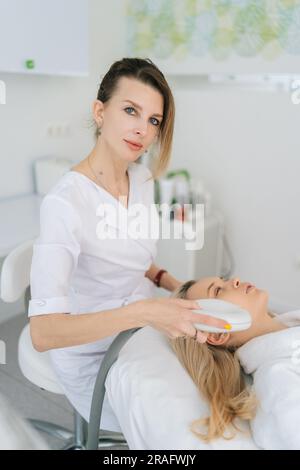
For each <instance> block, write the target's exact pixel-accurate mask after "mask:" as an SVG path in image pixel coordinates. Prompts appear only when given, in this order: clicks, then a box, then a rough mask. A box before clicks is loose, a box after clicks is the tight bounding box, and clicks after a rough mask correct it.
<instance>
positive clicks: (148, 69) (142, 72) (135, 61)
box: [95, 57, 175, 179]
mask: <svg viewBox="0 0 300 470" xmlns="http://www.w3.org/2000/svg"><path fill="white" fill-rule="evenodd" d="M121 77H129V78H135V79H137V80H139V81H141V82H142V83H145V84H146V85H150V86H151V87H152V88H154V89H155V90H157V91H158V92H159V93H160V94H161V96H162V97H163V101H164V109H163V119H162V122H161V125H160V126H159V134H158V139H157V143H156V145H155V147H156V148H155V152H153V154H154V153H156V155H155V158H154V159H153V161H152V163H151V172H152V175H153V178H154V179H155V178H159V177H160V176H161V175H162V174H163V173H164V171H165V170H166V169H167V167H168V164H169V161H170V158H171V150H172V142H173V133H174V121H175V103H174V98H173V94H172V91H171V89H170V87H169V85H168V82H167V80H166V79H165V76H164V75H163V73H162V72H161V71H160V70H159V68H158V67H157V66H156V65H155V64H154V63H153V62H152V61H151V60H150V59H140V58H133V57H125V58H123V59H122V60H118V61H116V62H114V63H113V64H112V65H111V66H110V68H109V70H108V72H107V73H106V74H105V75H104V77H103V79H102V81H101V83H100V86H99V90H98V93H97V99H98V100H100V101H102V102H103V103H105V102H106V101H108V100H109V99H110V98H111V97H112V96H113V94H114V92H115V91H116V89H117V87H118V83H119V80H120V78H121ZM99 135H101V132H100V131H99V130H98V129H96V131H95V138H96V139H97V138H98V137H99ZM151 156H152V155H151Z"/></svg>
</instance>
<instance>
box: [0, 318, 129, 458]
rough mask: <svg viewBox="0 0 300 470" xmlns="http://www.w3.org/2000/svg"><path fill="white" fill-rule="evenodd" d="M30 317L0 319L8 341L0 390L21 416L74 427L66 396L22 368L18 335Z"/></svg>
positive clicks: (1, 334)
mask: <svg viewBox="0 0 300 470" xmlns="http://www.w3.org/2000/svg"><path fill="white" fill-rule="evenodd" d="M27 321H28V320H27V318H26V316H25V315H24V314H22V315H18V316H16V317H14V318H12V319H10V320H9V321H6V322H5V323H0V339H1V340H2V341H4V342H5V343H6V364H5V365H2V364H1V365H0V393H1V394H2V395H4V396H5V397H7V398H8V400H9V402H10V404H11V405H12V406H13V407H14V408H15V410H16V411H18V412H19V413H20V414H21V416H23V417H25V418H28V417H30V418H35V419H41V420H46V421H51V422H53V423H55V424H59V425H60V426H63V427H65V428H67V429H70V430H71V429H72V428H73V413H72V408H71V406H70V404H69V402H68V401H67V399H66V398H65V397H64V396H62V395H55V394H53V393H50V392H47V391H45V390H41V389H39V388H38V387H36V386H35V385H33V384H32V383H31V382H29V381H28V380H27V379H26V378H25V377H24V376H23V374H22V372H21V371H20V368H19V366H18V359H17V345H18V338H19V335H20V333H21V331H22V328H23V327H24V326H25V324H26V323H27ZM43 438H44V439H45V440H46V442H47V443H48V445H49V446H50V447H51V448H52V449H57V448H60V447H61V441H60V440H58V439H56V438H53V437H50V436H48V435H46V434H44V433H43ZM107 449H108V448H107ZM115 449H116V447H115ZM122 449H124V447H122Z"/></svg>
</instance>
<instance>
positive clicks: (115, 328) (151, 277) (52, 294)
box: [28, 58, 225, 431]
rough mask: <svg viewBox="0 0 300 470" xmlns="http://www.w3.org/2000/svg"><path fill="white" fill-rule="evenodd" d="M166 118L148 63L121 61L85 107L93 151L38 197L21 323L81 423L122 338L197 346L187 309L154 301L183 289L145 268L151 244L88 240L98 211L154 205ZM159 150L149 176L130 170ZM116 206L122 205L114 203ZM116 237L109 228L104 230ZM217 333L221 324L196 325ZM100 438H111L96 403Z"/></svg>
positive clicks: (183, 302) (164, 87) (114, 425)
mask: <svg viewBox="0 0 300 470" xmlns="http://www.w3.org/2000/svg"><path fill="white" fill-rule="evenodd" d="M174 116H175V108H174V101H173V96H172V93H171V90H170V88H169V86H168V83H167V82H166V80H165V77H164V75H163V74H162V73H161V72H160V70H159V69H158V68H157V67H156V66H155V65H154V64H153V63H152V61H151V60H149V59H147V60H144V59H138V58H124V59H122V60H120V61H117V62H115V63H114V64H113V65H112V66H111V67H110V69H109V71H108V72H107V73H106V75H105V76H104V78H103V80H102V82H101V85H100V88H99V91H98V95H97V100H95V102H94V104H93V117H94V120H95V123H96V126H97V132H96V137H97V138H96V144H95V146H94V148H93V149H92V151H91V152H90V154H89V155H88V156H87V157H86V158H84V159H83V160H82V161H80V162H79V163H78V164H77V165H76V166H75V167H73V168H72V169H71V170H70V171H68V172H67V173H66V174H64V175H63V176H62V177H61V178H60V180H59V181H58V182H57V184H56V185H55V186H54V187H52V189H51V190H50V191H49V192H48V194H47V195H46V196H45V197H44V199H43V201H42V204H41V209H40V236H39V238H38V239H37V240H36V242H35V244H34V249H33V258H32V265H31V275H30V284H31V300H30V303H29V312H28V314H29V316H30V327H31V337H32V341H33V345H34V347H35V348H36V349H37V350H38V351H47V350H51V352H50V354H51V359H52V362H53V365H54V368H55V371H56V373H57V376H58V378H59V381H60V383H61V386H62V388H63V390H64V392H65V394H66V396H67V398H68V399H69V400H70V402H71V403H72V405H73V406H74V407H75V408H76V409H77V411H78V412H79V413H80V414H81V415H82V416H83V417H84V418H85V419H86V420H89V412H90V405H91V399H92V393H93V387H94V383H95V379H96V376H97V373H98V370H99V366H100V362H101V360H102V358H103V356H104V354H105V351H106V350H107V349H108V347H109V345H110V344H111V342H112V341H113V339H114V338H115V336H116V335H117V334H118V333H120V332H121V331H124V330H127V329H130V328H135V327H143V326H146V325H151V326H152V327H153V328H156V329H158V330H160V331H162V332H164V333H165V334H166V335H167V336H168V337H169V338H176V337H178V336H184V335H187V336H191V337H194V339H195V340H198V341H201V340H202V336H201V332H200V331H199V332H197V330H196V329H195V327H194V326H193V321H198V322H199V315H198V314H196V313H194V312H193V309H195V308H199V307H198V305H197V304H196V303H195V301H193V300H187V299H177V298H167V299H166V298H164V299H156V298H153V295H154V290H155V285H157V286H161V287H163V288H165V289H167V290H169V291H171V292H173V291H174V290H175V289H176V288H178V286H180V285H181V284H182V282H180V281H178V280H177V279H175V278H174V277H172V276H171V275H170V274H169V273H168V272H164V273H162V270H160V269H159V268H158V267H157V266H155V265H154V264H153V260H154V258H155V255H156V240H153V239H152V240H151V239H146V240H145V239H141V240H137V239H133V238H130V237H128V238H127V239H126V238H115V239H113V238H111V239H100V238H99V236H97V230H96V229H97V223H98V222H99V212H98V211H99V207H100V206H101V205H102V204H105V205H106V206H107V205H109V206H110V207H111V208H112V209H118V210H119V211H120V210H121V211H123V213H125V214H126V213H127V211H128V208H129V207H130V206H131V205H133V204H143V205H145V206H146V207H148V208H149V207H150V205H151V204H154V184H153V177H154V178H155V177H157V176H159V175H160V174H161V173H162V172H163V171H164V170H165V169H166V168H167V165H168V162H169V159H170V152H171V145H172V137H173V127H174ZM153 143H156V144H159V152H158V155H157V160H156V168H155V169H154V174H153V176H152V173H151V171H150V170H149V169H148V168H147V167H146V166H144V165H142V164H140V163H136V160H138V158H139V157H140V156H141V155H142V154H143V153H144V152H146V151H147V149H148V148H149V147H150V146H151V145H152V144H153ZM121 200H122V201H123V202H121ZM109 228H110V230H112V232H114V231H115V233H116V231H117V228H116V227H115V226H114V223H113V222H112V223H111V226H110V227H109ZM201 321H202V322H205V323H208V324H211V325H215V326H219V327H222V328H224V325H225V322H224V321H223V320H219V319H213V318H210V317H207V316H204V315H203V316H202V318H201ZM101 428H102V429H107V430H112V431H120V427H119V426H118V422H117V420H116V418H115V416H114V414H113V412H112V410H111V409H110V407H109V404H108V402H107V401H106V400H105V401H104V406H103V413H102V421H101Z"/></svg>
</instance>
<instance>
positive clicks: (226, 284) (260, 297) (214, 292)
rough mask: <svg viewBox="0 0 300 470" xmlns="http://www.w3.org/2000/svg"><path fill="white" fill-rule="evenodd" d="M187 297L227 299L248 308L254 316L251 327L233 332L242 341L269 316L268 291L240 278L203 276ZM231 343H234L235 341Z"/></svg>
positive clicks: (233, 335) (188, 292)
mask: <svg viewBox="0 0 300 470" xmlns="http://www.w3.org/2000/svg"><path fill="white" fill-rule="evenodd" d="M186 298H187V299H192V300H193V299H207V298H212V299H221V300H227V301H228V302H231V303H233V304H236V305H239V306H240V307H242V308H244V309H245V310H248V312H249V313H250V315H251V317H252V325H251V327H250V328H249V329H248V330H244V331H240V332H233V333H231V337H232V338H231V339H232V340H233V339H234V340H240V341H241V342H245V341H247V340H248V338H249V337H250V336H251V335H252V334H253V332H254V331H255V329H256V326H257V323H258V322H259V321H262V320H263V319H264V318H265V317H266V316H268V293H267V292H266V291H264V290H261V289H258V288H256V287H255V286H254V285H253V284H251V283H249V282H241V281H240V280H239V279H238V278H233V279H229V280H223V279H221V278H219V277H207V278H203V279H201V280H199V281H197V282H196V283H195V284H193V285H192V286H191V287H190V288H189V289H188V291H187V293H186ZM208 342H209V341H208ZM230 343H231V344H233V341H230ZM228 344H229V341H228Z"/></svg>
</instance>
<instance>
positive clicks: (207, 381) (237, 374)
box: [169, 280, 258, 442]
mask: <svg viewBox="0 0 300 470" xmlns="http://www.w3.org/2000/svg"><path fill="white" fill-rule="evenodd" d="M195 282H196V281H194V280H192V281H188V282H186V283H185V284H183V285H182V286H181V287H180V288H179V289H177V290H176V291H175V292H174V293H173V295H172V297H179V298H185V297H186V293H187V290H188V289H189V287H190V286H191V285H192V284H194V283H195ZM169 341H170V343H171V346H172V348H173V350H174V351H175V353H176V355H177V357H178V359H179V360H180V362H181V364H182V365H183V366H184V367H185V369H186V370H187V372H188V373H189V375H190V376H191V378H192V379H193V381H194V383H195V384H196V386H197V388H198V390H199V392H200V395H202V396H203V397H204V398H206V400H207V401H208V403H209V405H210V412H211V414H210V416H208V417H206V418H200V419H197V420H195V421H193V422H192V423H191V431H192V432H193V433H194V434H195V435H196V436H197V437H199V438H200V439H202V440H203V441H205V442H209V441H211V440H212V439H216V438H218V437H223V438H224V439H227V440H230V439H232V438H234V437H235V435H236V432H235V431H234V429H235V430H236V431H241V432H243V431H242V430H241V429H239V428H238V427H237V426H236V423H235V419H236V418H241V419H242V420H246V421H249V420H251V419H252V418H253V417H254V416H255V413H256V408H257V405H258V401H257V398H256V395H255V393H254V391H253V390H252V389H251V388H249V387H248V386H247V384H246V381H245V375H244V372H243V370H242V368H241V366H240V363H239V360H238V358H237V355H236V349H237V347H233V346H231V347H230V346H228V347H226V345H224V346H214V345H211V344H208V343H202V344H201V343H199V342H198V341H195V340H194V339H193V338H191V337H179V338H175V339H170V340H169ZM199 425H204V426H205V427H206V432H205V433H202V432H201V431H200V430H199V429H198V427H199ZM229 427H230V428H231V430H232V433H231V435H230V436H225V431H227V430H228V429H229Z"/></svg>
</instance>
